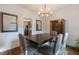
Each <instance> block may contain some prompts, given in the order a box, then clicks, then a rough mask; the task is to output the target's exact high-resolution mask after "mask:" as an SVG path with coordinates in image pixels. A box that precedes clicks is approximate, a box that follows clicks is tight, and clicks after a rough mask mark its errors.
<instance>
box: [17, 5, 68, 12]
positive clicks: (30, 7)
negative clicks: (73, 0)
mask: <svg viewBox="0 0 79 59" xmlns="http://www.w3.org/2000/svg"><path fill="white" fill-rule="evenodd" d="M67 5H68V4H46V6H47V8H50V9H51V10H52V11H55V10H57V9H59V8H62V7H65V6H67ZM19 6H21V7H22V8H24V9H28V10H30V11H33V12H36V13H37V12H38V11H40V9H41V8H42V7H43V6H44V4H20V5H19Z"/></svg>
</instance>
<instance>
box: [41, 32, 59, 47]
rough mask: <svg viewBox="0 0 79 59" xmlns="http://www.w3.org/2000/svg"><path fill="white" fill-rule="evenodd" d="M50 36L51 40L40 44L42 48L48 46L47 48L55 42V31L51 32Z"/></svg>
mask: <svg viewBox="0 0 79 59" xmlns="http://www.w3.org/2000/svg"><path fill="white" fill-rule="evenodd" d="M50 36H51V39H49V40H47V41H45V42H43V43H42V44H41V46H44V45H48V46H50V45H53V44H54V43H53V42H54V41H55V39H56V36H57V31H52V33H51V34H50Z"/></svg>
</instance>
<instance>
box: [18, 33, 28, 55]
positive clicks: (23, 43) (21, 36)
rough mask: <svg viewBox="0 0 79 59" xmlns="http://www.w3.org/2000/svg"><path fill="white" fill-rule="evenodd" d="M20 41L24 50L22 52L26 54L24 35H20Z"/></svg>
mask: <svg viewBox="0 0 79 59" xmlns="http://www.w3.org/2000/svg"><path fill="white" fill-rule="evenodd" d="M19 41H20V46H21V49H22V52H23V53H24V54H25V51H26V48H25V40H24V37H23V35H22V34H19Z"/></svg>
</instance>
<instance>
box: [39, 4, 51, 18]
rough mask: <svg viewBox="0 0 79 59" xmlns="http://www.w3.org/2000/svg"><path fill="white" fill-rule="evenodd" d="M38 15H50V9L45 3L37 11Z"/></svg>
mask: <svg viewBox="0 0 79 59" xmlns="http://www.w3.org/2000/svg"><path fill="white" fill-rule="evenodd" d="M38 14H39V16H42V17H43V16H51V15H52V11H51V10H50V9H49V8H47V7H46V4H45V5H44V7H43V8H42V9H41V10H40V11H39V13H38Z"/></svg>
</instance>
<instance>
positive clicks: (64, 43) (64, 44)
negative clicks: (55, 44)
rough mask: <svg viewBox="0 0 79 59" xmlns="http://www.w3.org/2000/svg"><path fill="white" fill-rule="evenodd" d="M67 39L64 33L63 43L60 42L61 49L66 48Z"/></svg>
mask: <svg viewBox="0 0 79 59" xmlns="http://www.w3.org/2000/svg"><path fill="white" fill-rule="evenodd" d="M67 39H68V33H65V35H64V39H63V42H62V45H63V47H66V43H67Z"/></svg>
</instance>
